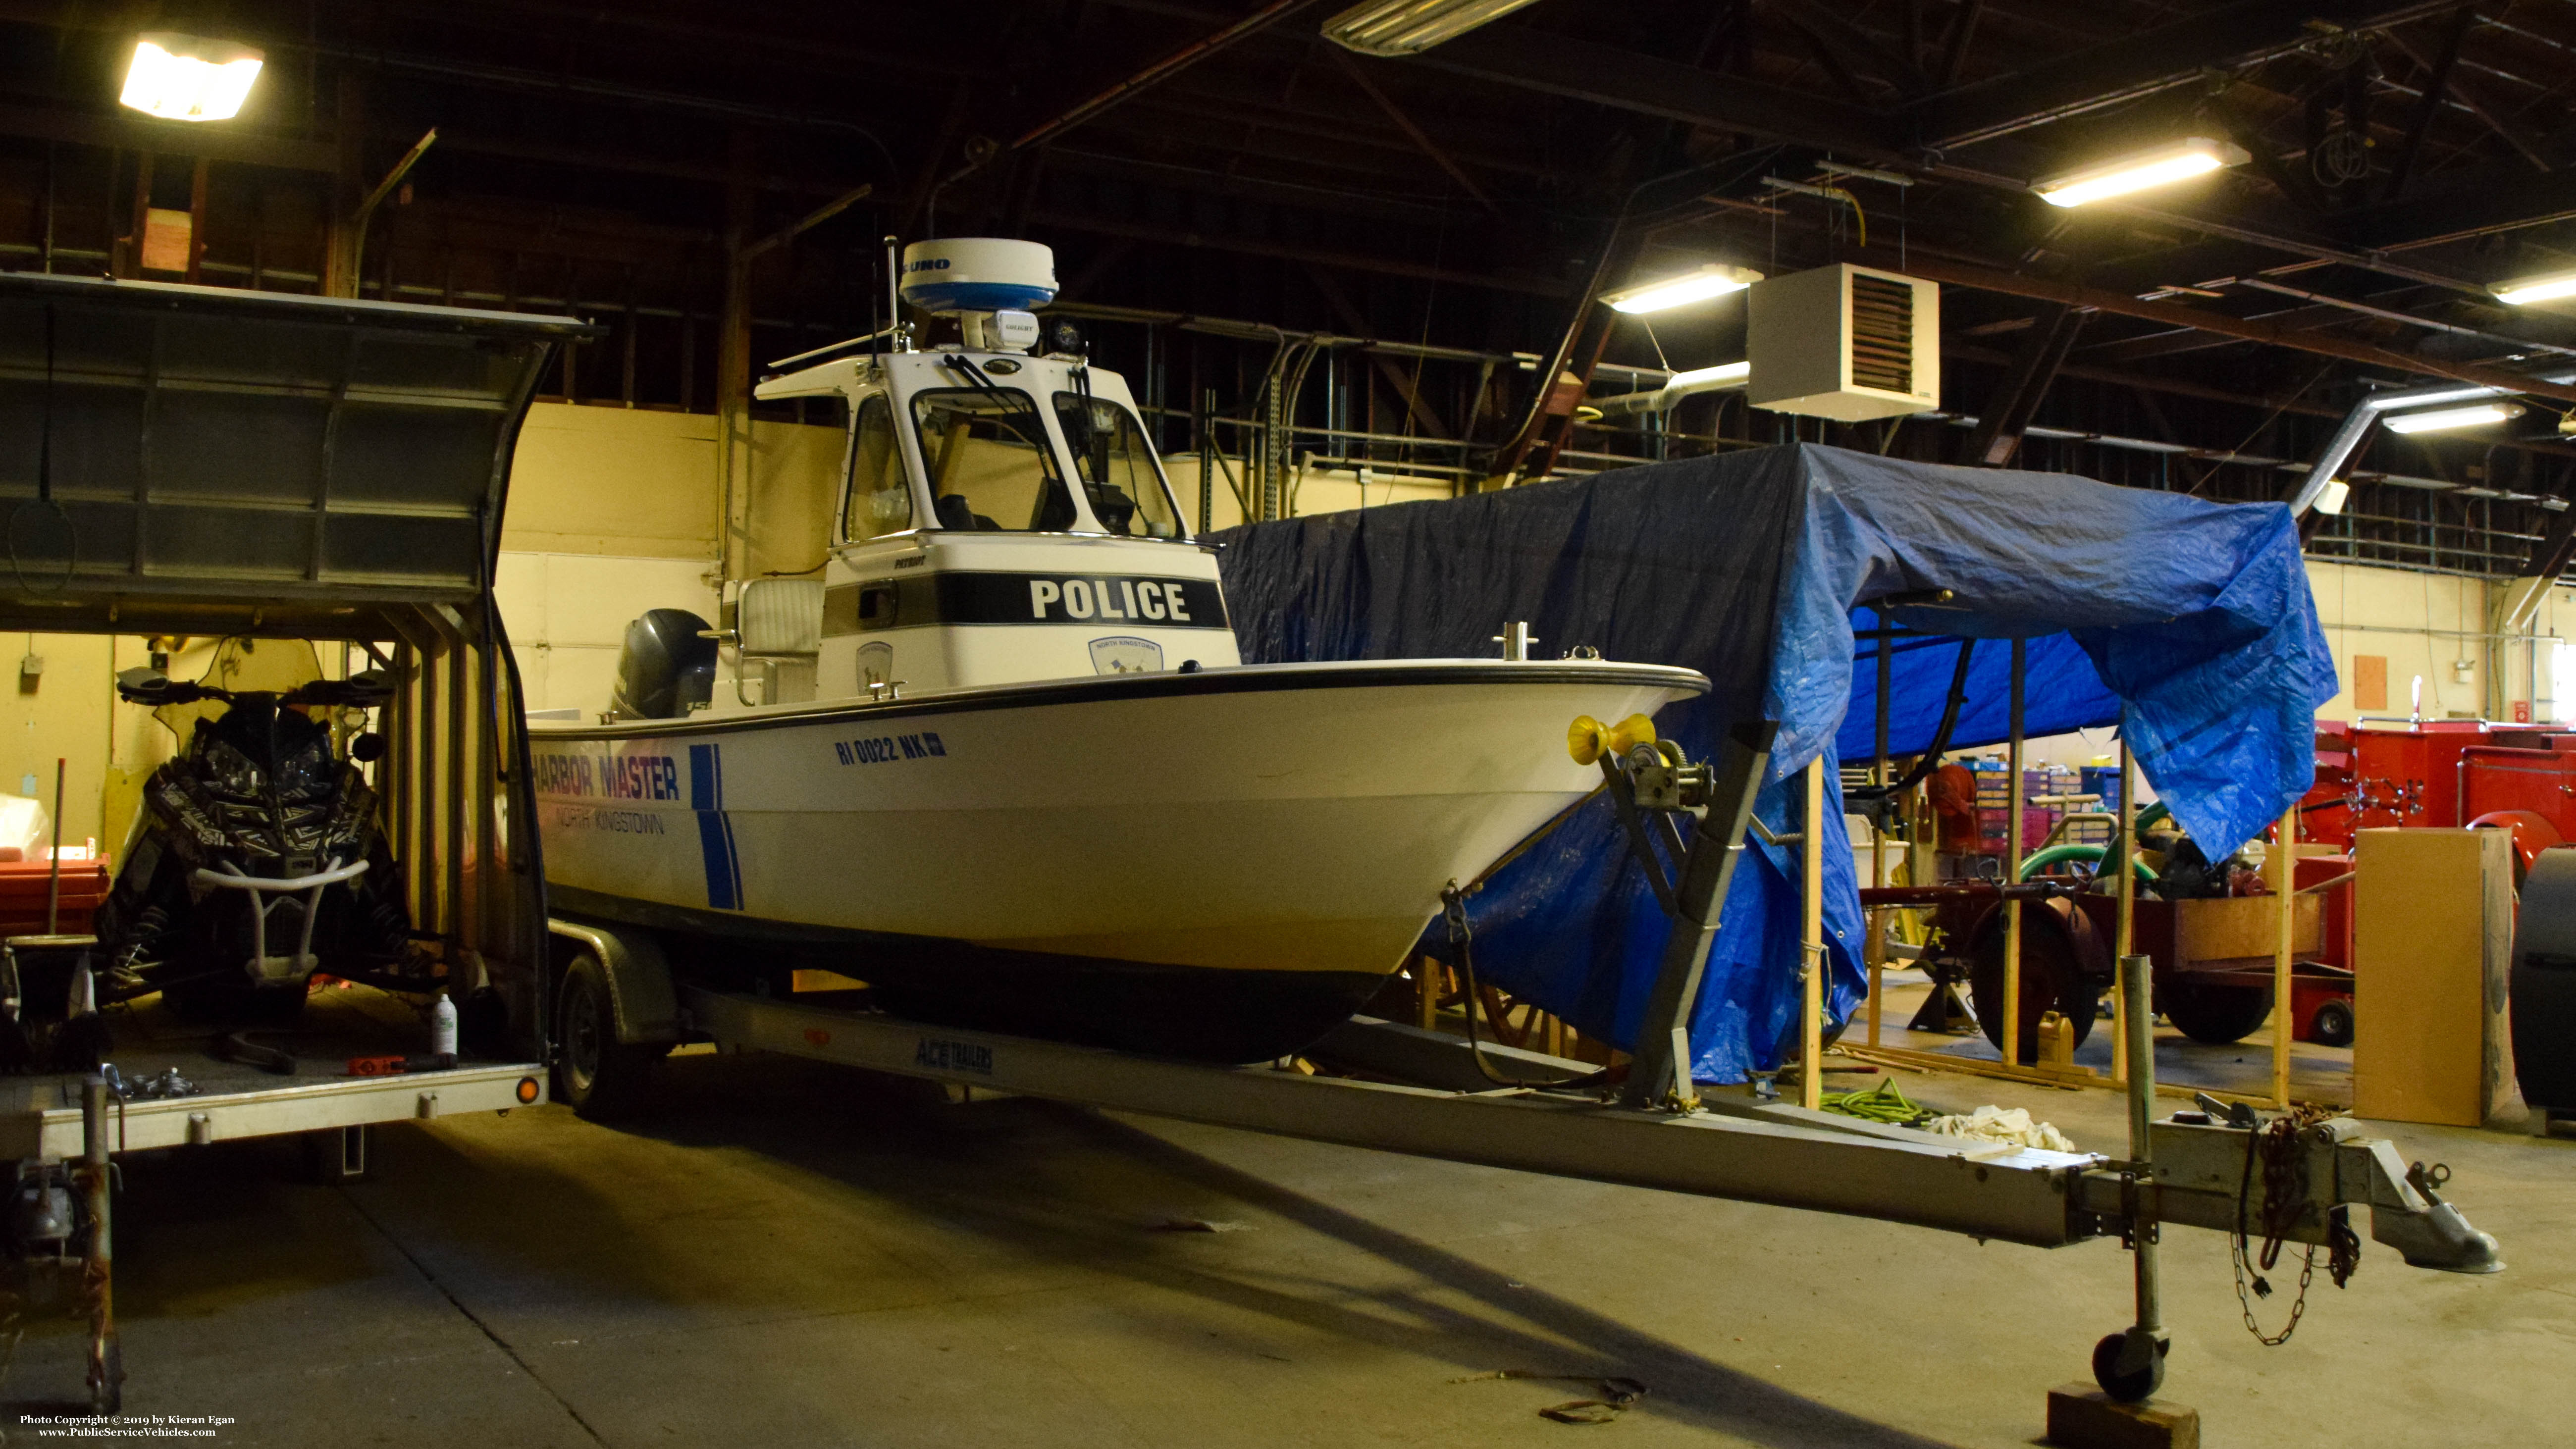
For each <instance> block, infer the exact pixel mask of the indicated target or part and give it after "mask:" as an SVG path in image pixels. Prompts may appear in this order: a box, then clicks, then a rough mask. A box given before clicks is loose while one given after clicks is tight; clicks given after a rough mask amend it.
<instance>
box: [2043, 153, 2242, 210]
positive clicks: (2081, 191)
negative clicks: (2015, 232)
mask: <svg viewBox="0 0 2576 1449" xmlns="http://www.w3.org/2000/svg"><path fill="white" fill-rule="evenodd" d="M2252 159H2254V158H2253V157H2251V156H2249V155H2247V154H2246V153H2245V148H2244V147H2242V146H2238V145H2236V144H2234V143H2232V142H2228V141H2213V140H2211V139H2210V138H2209V137H2207V136H2188V137H2185V138H2184V139H2182V140H2180V141H2176V142H2174V143H2173V144H2172V145H2170V146H2158V147H2157V148H2155V149H2154V150H2152V151H2140V152H2138V153H2137V154H2136V155H2133V156H2123V157H2121V158H2120V159H2119V160H2117V161H2109V162H2105V163H2103V164H2102V165H2099V166H2093V167H2088V168H2086V169H2085V170H2082V171H2078V172H2075V173H2073V174H2072V175H2067V176H2060V177H2057V178H2055V179H2053V180H2049V181H2043V182H2040V183H2039V184H2038V185H2037V186H2034V187H2032V188H2031V189H2032V190H2034V191H2036V192H2038V193H2039V199H2040V200H2042V201H2045V202H2047V203H2048V204H2049V205H2051V206H2082V205H2083V204H2085V203H2086V202H2088V201H2102V200H2105V199H2107V198H2109V197H2114V196H2126V195H2128V194H2129V193H2130V192H2132V191H2144V190H2146V189H2148V188H2149V187H2152V186H2167V185H2171V184H2172V183H2174V182H2176V181H2185V180H2188V179H2190V178H2191V177H2194V176H2200V175H2205V174H2207V173H2208V172H2212V171H2216V170H2218V169H2219V168H2221V167H2225V166H2242V165H2244V164H2245V163H2246V162H2248V161H2250V160H2252Z"/></svg>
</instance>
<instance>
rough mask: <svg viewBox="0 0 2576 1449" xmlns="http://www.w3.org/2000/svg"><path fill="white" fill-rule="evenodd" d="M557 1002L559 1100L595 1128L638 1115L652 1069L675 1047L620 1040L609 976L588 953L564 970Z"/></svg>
mask: <svg viewBox="0 0 2576 1449" xmlns="http://www.w3.org/2000/svg"><path fill="white" fill-rule="evenodd" d="M555 1001H556V1006H555V1044H556V1045H555V1071H554V1076H555V1100H556V1101H558V1102H563V1103H565V1104H567V1105H569V1106H570V1107H571V1108H572V1109H573V1111H575V1112H577V1113H579V1114H580V1115H581V1116H582V1117H584V1118H586V1119H587V1120H589V1121H593V1122H610V1121H616V1120H618V1119H620V1118H624V1117H631V1116H633V1115H635V1113H637V1112H638V1111H640V1110H641V1109H642V1107H643V1105H644V1102H645V1100H646V1098H647V1095H648V1094H649V1092H650V1090H651V1087H652V1076H653V1064H654V1063H655V1062H657V1061H660V1060H661V1059H662V1057H663V1055H664V1054H665V1053H667V1052H669V1051H670V1049H671V1048H670V1044H669V1043H667V1042H621V1041H619V1040H618V1039H617V1007H616V999H615V998H614V997H612V996H611V995H610V994H609V989H608V971H607V968H605V967H603V966H602V965H600V963H599V958H598V957H597V956H596V955H593V954H592V953H591V952H589V951H583V952H581V953H579V954H577V955H575V956H574V957H573V958H572V962H571V964H569V965H568V966H566V967H565V968H564V974H563V984H562V987H561V989H559V990H558V991H557V992H556V993H555Z"/></svg>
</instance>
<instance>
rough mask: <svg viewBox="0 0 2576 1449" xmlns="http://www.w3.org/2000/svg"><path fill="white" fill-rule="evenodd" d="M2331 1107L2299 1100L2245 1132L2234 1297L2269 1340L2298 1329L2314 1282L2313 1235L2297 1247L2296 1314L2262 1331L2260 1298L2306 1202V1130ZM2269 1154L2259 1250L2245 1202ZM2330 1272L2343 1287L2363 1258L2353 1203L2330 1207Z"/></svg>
mask: <svg viewBox="0 0 2576 1449" xmlns="http://www.w3.org/2000/svg"><path fill="white" fill-rule="evenodd" d="M2334 1115H2335V1114H2334V1112H2333V1110H2332V1109H2330V1108H2326V1107H2320V1106H2317V1105H2315V1104H2313V1103H2304V1102H2303V1103H2300V1104H2297V1105H2295V1106H2293V1107H2292V1108H2291V1109H2290V1110H2289V1111H2287V1112H2284V1113H2282V1114H2281V1115H2280V1116H2278V1117H2275V1118H2273V1119H2272V1120H2271V1121H2270V1122H2267V1123H2265V1124H2264V1125H2263V1126H2261V1127H2258V1128H2254V1129H2252V1130H2251V1131H2248V1132H2247V1133H2246V1134H2245V1171H2244V1175H2243V1176H2242V1178H2240V1179H2239V1181H2238V1183H2237V1188H2236V1231H2235V1233H2233V1234H2232V1235H2230V1237H2229V1238H2228V1244H2227V1246H2228V1267H2229V1269H2230V1271H2231V1272H2232V1273H2233V1274H2234V1275H2235V1279H2236V1304H2237V1307H2238V1309H2239V1310H2240V1311H2241V1312H2242V1313H2243V1315H2244V1319H2245V1331H2246V1332H2247V1333H2250V1334H2252V1335H2254V1339H2255V1341H2256V1342H2257V1343H2260V1344H2262V1345H2263V1346H2264V1347H2265V1348H2278V1347H2280V1346H2281V1345H2282V1344H2285V1343H2288V1342H2289V1341H2290V1335H2291V1334H2294V1333H2296V1332H2298V1331H2299V1319H2300V1318H2301V1317H2302V1316H2304V1315H2305V1314H2306V1313H2307V1311H2308V1285H2309V1283H2310V1282H2311V1281H2313V1280H2314V1279H2315V1277H2316V1270H2317V1249H2316V1245H2315V1244H2313V1243H2310V1244H2308V1245H2306V1246H2305V1248H2304V1249H2303V1250H2302V1251H2301V1253H2300V1255H2299V1291H2298V1296H2297V1297H2296V1298H2293V1299H2292V1300H2291V1302H2290V1321H2289V1322H2288V1323H2286V1324H2283V1325H2282V1327H2281V1331H2280V1332H2279V1333H2278V1334H2269V1333H2265V1332H2264V1331H2263V1327H2262V1325H2261V1324H2259V1323H2257V1322H2255V1321H2254V1300H2255V1299H2257V1298H2269V1297H2271V1296H2272V1291H2273V1290H2272V1284H2271V1280H2269V1279H2267V1278H2265V1277H2264V1276H2263V1275H2264V1274H2265V1273H2268V1272H2271V1271H2272V1270H2273V1268H2274V1266H2275V1265H2277V1264H2278V1263H2279V1262H2280V1260H2281V1249H2282V1247H2283V1245H2284V1244H2285V1243H2286V1241H2287V1240H2288V1237H2289V1234H2290V1232H2291V1230H2292V1229H2294V1228H2296V1227H2297V1226H2298V1222H2299V1216H2300V1214H2301V1213H2303V1212H2305V1211H2306V1210H2307V1197H2308V1155H2307V1153H2306V1151H2305V1150H2304V1149H2303V1148H2302V1146H2301V1143H2300V1138H2301V1137H2303V1136H2305V1135H2306V1133H2307V1130H2308V1129H2309V1128H2310V1127H2312V1126H2314V1125H2316V1124H2317V1123H2319V1122H2323V1121H2325V1120H2326V1119H2327V1118H2329V1117H2332V1116H2334ZM2258 1152H2259V1153H2260V1154H2261V1155H2262V1159H2263V1212H2262V1222H2263V1246H2262V1249H2261V1251H2260V1252H2259V1253H2257V1252H2256V1251H2255V1250H2254V1248H2253V1247H2252V1244H2251V1242H2250V1235H2249V1233H2248V1232H2247V1229H2246V1222H2245V1217H2246V1210H2247V1208H2248V1206H2249V1205H2250V1200H2251V1198H2252V1197H2253V1191H2254V1159H2255V1155H2256V1154H2257V1153H2258ZM2326 1221H2327V1226H2326V1272H2327V1274H2328V1276H2329V1277H2331V1278H2332V1279H2333V1280H2334V1285H2335V1286H2336V1287H2337V1288H2341V1287H2342V1286H2344V1284H2345V1283H2346V1282H2348V1281H2350V1280H2351V1278H2352V1275H2353V1273H2354V1271H2355V1270H2356V1269H2358V1268H2359V1267H2360V1266H2361V1238H2360V1236H2359V1235H2358V1234H2356V1233H2354V1232H2353V1230H2352V1222H2351V1219H2350V1216H2349V1211H2348V1209H2346V1208H2343V1207H2337V1208H2335V1209H2333V1210H2332V1211H2331V1212H2329V1213H2328V1214H2327V1215H2326Z"/></svg>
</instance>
